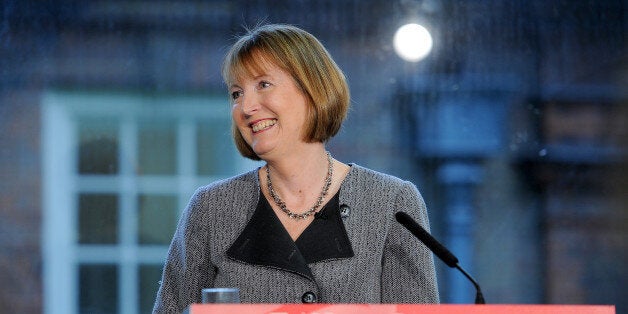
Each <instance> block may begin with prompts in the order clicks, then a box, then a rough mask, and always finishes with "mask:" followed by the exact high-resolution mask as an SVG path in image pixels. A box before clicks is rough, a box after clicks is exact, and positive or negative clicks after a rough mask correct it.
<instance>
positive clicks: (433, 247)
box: [395, 212, 458, 267]
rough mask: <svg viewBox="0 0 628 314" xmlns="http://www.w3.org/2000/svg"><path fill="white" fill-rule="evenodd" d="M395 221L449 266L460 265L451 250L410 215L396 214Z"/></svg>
mask: <svg viewBox="0 0 628 314" xmlns="http://www.w3.org/2000/svg"><path fill="white" fill-rule="evenodd" d="M395 219H397V221H398V222H399V223H400V224H402V225H403V226H404V227H406V229H408V231H410V232H411V233H412V234H414V236H415V237H417V238H418V239H419V240H421V242H423V244H425V246H427V248H428V249H430V251H432V252H433V253H434V254H436V256H438V258H440V259H441V260H442V261H443V262H445V264H447V266H449V267H456V265H458V258H457V257H456V256H454V255H453V254H452V253H451V252H449V250H448V249H447V248H446V247H444V246H443V245H442V244H440V242H438V241H437V240H436V239H434V237H432V235H431V234H430V233H429V232H427V231H426V230H425V229H424V228H423V227H421V225H419V224H418V223H417V222H416V221H414V219H412V217H410V215H408V214H407V213H405V212H397V213H395Z"/></svg>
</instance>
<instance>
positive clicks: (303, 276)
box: [154, 25, 438, 313]
mask: <svg viewBox="0 0 628 314" xmlns="http://www.w3.org/2000/svg"><path fill="white" fill-rule="evenodd" d="M223 77H224V80H225V82H226V84H227V86H228V87H229V93H230V96H231V98H232V118H233V135H234V139H235V143H236V146H237V147H238V150H239V151H240V153H241V154H242V155H243V156H245V157H247V158H251V159H254V160H263V161H265V162H266V165H265V166H263V167H261V168H259V169H256V170H254V171H251V172H248V173H244V174H242V175H239V176H237V177H234V178H230V179H227V180H224V181H220V182H215V183H212V184H210V185H208V186H206V187H202V188H200V189H198V190H197V191H196V193H195V195H194V196H193V197H192V199H191V201H190V203H189V205H188V207H187V209H186V210H185V213H184V215H183V217H182V218H181V220H180V222H179V225H178V228H177V231H176V233H175V235H174V238H173V240H172V243H171V246H170V250H169V252H168V258H167V261H166V264H165V267H164V272H163V278H162V283H161V286H160V288H159V292H158V296H157V300H156V304H155V309H154V311H155V312H159V313H164V312H168V313H169V312H180V311H181V310H183V309H184V308H185V307H186V306H188V305H189V304H190V303H198V302H200V299H201V289H202V288H206V287H236V288H239V290H240V299H241V301H242V302H245V303H249V302H252V303H300V302H305V303H311V302H322V303H435V302H438V291H437V286H436V279H435V273H434V262H433V259H432V255H431V254H430V253H429V252H428V251H427V249H426V248H424V247H423V246H422V245H421V244H420V243H419V241H417V240H416V239H414V238H413V237H412V235H411V234H410V233H409V232H408V231H406V230H404V229H403V227H402V226H400V225H399V224H398V223H397V222H396V221H395V219H394V214H395V212H397V211H406V212H408V213H409V214H410V215H412V216H413V217H414V218H415V219H416V220H417V221H418V222H419V223H420V224H422V225H423V226H424V227H426V228H428V227H429V223H428V218H427V211H426V208H425V204H424V202H423V199H422V198H421V196H420V194H419V192H418V190H417V189H416V187H415V186H414V185H413V184H412V183H410V182H407V181H402V180H400V179H397V178H395V177H392V176H388V175H385V174H381V173H377V172H375V171H372V170H368V169H366V168H363V167H360V166H358V165H355V164H353V165H347V164H344V163H341V162H339V161H337V160H335V159H333V158H332V157H331V155H330V154H329V153H328V152H327V151H326V149H325V143H326V142H327V140H329V139H330V138H331V137H332V136H334V135H335V134H336V133H337V132H338V130H339V129H340V126H341V124H342V122H343V120H344V118H345V115H346V113H347V109H348V105H349V90H348V87H347V83H346V81H345V78H344V75H343V74H342V72H341V71H340V69H339V68H338V67H337V65H336V64H335V63H334V61H333V60H332V58H331V57H330V55H329V54H328V52H327V51H326V50H325V48H324V47H323V46H322V45H321V44H320V42H319V41H318V40H317V39H316V38H314V37H313V36H312V35H311V34H309V33H307V32H305V31H303V30H301V29H299V28H297V27H294V26H289V25H266V26H262V27H259V28H257V29H255V30H252V31H250V32H249V33H248V34H247V35H245V36H243V37H241V38H240V39H239V40H238V41H237V42H236V43H235V44H234V45H233V46H232V48H231V50H230V51H229V52H228V54H227V56H226V58H225V62H224V65H223Z"/></svg>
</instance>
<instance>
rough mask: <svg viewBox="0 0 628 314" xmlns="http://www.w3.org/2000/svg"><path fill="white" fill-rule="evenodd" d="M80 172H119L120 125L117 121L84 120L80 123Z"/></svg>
mask: <svg viewBox="0 0 628 314" xmlns="http://www.w3.org/2000/svg"><path fill="white" fill-rule="evenodd" d="M78 137H79V148H78V153H79V156H78V157H79V158H78V160H79V162H78V167H79V169H78V170H79V173H81V174H113V173H117V172H118V167H119V161H118V143H119V141H118V127H117V124H116V122H115V121H100V120H99V121H94V120H91V119H87V120H82V121H80V122H79V124H78Z"/></svg>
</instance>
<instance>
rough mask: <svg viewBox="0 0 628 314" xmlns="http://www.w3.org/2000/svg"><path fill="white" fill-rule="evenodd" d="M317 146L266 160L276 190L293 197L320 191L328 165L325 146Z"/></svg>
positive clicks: (320, 144)
mask: <svg viewBox="0 0 628 314" xmlns="http://www.w3.org/2000/svg"><path fill="white" fill-rule="evenodd" d="M317 144H319V145H311V147H308V148H307V149H305V150H300V151H294V152H292V153H291V154H286V155H283V156H280V157H279V158H275V159H268V160H266V162H267V167H269V168H270V171H271V176H272V181H273V185H274V186H275V189H276V190H279V191H281V192H282V193H283V194H287V193H290V194H293V195H296V194H303V193H304V192H309V193H311V191H313V192H315V193H318V192H319V191H320V187H321V182H323V181H324V180H325V177H326V175H327V169H328V168H329V163H328V161H327V155H326V152H325V146H324V145H323V144H322V143H317ZM286 196H288V195H286Z"/></svg>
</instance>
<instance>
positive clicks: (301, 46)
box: [222, 24, 349, 160]
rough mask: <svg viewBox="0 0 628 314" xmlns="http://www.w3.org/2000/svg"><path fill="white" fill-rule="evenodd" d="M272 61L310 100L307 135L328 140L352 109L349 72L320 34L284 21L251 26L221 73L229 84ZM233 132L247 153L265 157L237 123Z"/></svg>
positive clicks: (227, 56)
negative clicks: (333, 57)
mask: <svg viewBox="0 0 628 314" xmlns="http://www.w3.org/2000/svg"><path fill="white" fill-rule="evenodd" d="M269 64H271V65H275V66H277V67H279V68H281V69H282V70H283V71H285V72H286V73H288V74H290V75H291V76H292V78H293V79H294V80H295V82H296V84H297V86H298V87H299V88H300V89H301V91H302V92H303V94H304V95H305V97H306V99H307V100H308V104H309V108H308V117H307V119H306V126H305V130H304V140H305V141H306V142H309V143H313V142H326V141H327V140H329V139H330V138H331V137H333V136H334V135H336V134H337V133H338V131H339V130H340V127H341V125H342V123H343V121H344V119H345V117H346V115H347V111H348V109H349V87H348V85H347V82H346V79H345V76H344V74H343V73H342V71H341V70H340V68H339V67H338V65H336V63H335V62H334V60H333V59H332V57H331V55H330V54H329V53H328V52H327V50H326V49H325V47H323V45H322V44H321V43H320V42H319V41H318V39H316V37H314V36H313V35H312V34H310V33H308V32H306V31H304V30H302V29H300V28H298V27H296V26H292V25H285V24H269V25H263V26H260V27H257V28H255V29H253V30H249V31H248V32H247V34H245V35H243V36H242V37H240V38H239V39H238V40H237V41H236V43H235V44H233V46H231V49H229V51H228V52H227V54H226V56H225V60H224V63H223V66H222V76H223V79H224V81H225V83H226V84H227V86H230V85H231V84H233V83H234V82H236V81H237V80H238V79H239V78H242V77H244V76H251V75H252V74H253V73H263V69H264V67H265V66H268V65H269ZM232 134H233V138H234V142H235V144H236V147H237V148H238V151H240V153H241V154H242V156H244V157H247V158H250V159H253V160H260V158H259V157H258V156H257V154H255V152H254V151H253V149H252V148H251V147H250V146H249V145H248V144H247V143H246V142H245V141H244V138H243V137H242V134H240V131H239V130H238V128H237V127H236V126H235V124H233V125H232Z"/></svg>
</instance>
